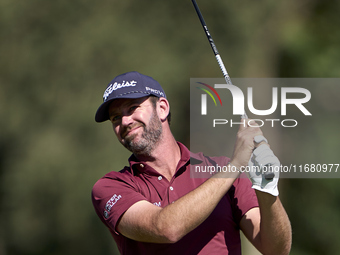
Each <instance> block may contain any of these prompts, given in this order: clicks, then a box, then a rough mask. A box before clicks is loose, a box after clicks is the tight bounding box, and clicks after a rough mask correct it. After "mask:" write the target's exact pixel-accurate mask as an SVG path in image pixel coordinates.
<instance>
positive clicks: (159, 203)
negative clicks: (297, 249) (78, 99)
mask: <svg viewBox="0 0 340 255" xmlns="http://www.w3.org/2000/svg"><path fill="white" fill-rule="evenodd" d="M103 98H104V102H103V103H102V104H101V105H100V107H99V108H98V110H97V112H96V116H95V120H96V121H97V122H103V121H106V120H109V121H110V122H111V124H112V127H113V131H114V133H115V135H116V137H117V139H118V141H119V142H120V143H121V144H122V145H123V146H124V147H125V148H127V149H128V150H129V151H131V152H132V155H131V157H130V158H129V165H128V166H125V167H124V168H123V169H122V170H120V171H117V170H118V169H112V170H113V171H111V172H109V173H108V174H106V175H105V176H104V177H102V178H101V179H99V180H98V181H97V182H96V183H95V185H94V187H93V190H92V202H93V205H94V208H95V210H96V213H97V214H98V216H99V218H100V219H101V220H102V222H103V223H104V224H105V225H106V226H107V227H108V229H109V231H110V232H111V234H112V236H113V238H114V240H115V241H116V243H117V246H118V249H119V251H120V253H121V254H131V255H136V254H148V255H151V254H162V255H164V254H169V255H170V254H171V255H180V254H186V255H187V254H207V255H208V254H209V255H212V254H218V255H220V254H232V255H234V254H241V240H240V230H241V231H242V232H243V233H244V234H245V236H246V237H247V238H248V239H249V241H250V242H251V243H252V244H253V245H254V246H255V247H256V248H257V249H258V250H259V251H260V252H261V253H263V254H274V255H280V254H289V252H290V248H291V226H290V222H289V219H288V216H287V214H286V212H285V210H284V208H283V206H282V204H281V202H280V199H279V197H278V187H277V183H278V179H279V178H278V175H279V174H278V173H275V178H274V179H271V180H266V179H265V178H264V177H263V176H262V175H261V174H260V175H259V173H258V172H256V173H255V172H248V173H247V175H248V178H243V177H240V171H239V170H240V169H241V168H242V167H246V166H248V165H253V166H254V165H255V166H260V165H266V164H270V165H273V166H275V165H276V166H277V165H279V164H280V162H279V161H278V159H277V157H275V155H274V154H273V152H272V151H271V149H270V148H269V146H268V144H267V143H266V139H265V138H264V137H263V134H262V132H261V130H260V128H259V127H254V126H255V125H251V126H252V127H250V126H243V125H240V128H239V131H238V134H237V139H236V143H235V146H234V152H233V155H232V156H231V158H230V159H229V158H227V157H207V156H205V155H203V154H202V153H191V152H190V151H189V150H188V149H187V148H186V147H185V146H184V145H183V144H181V143H180V142H177V141H176V140H175V138H174V136H173V135H172V133H171V130H170V105H169V102H168V100H167V99H166V94H165V92H164V90H163V89H162V87H161V86H160V84H159V83H158V82H157V81H156V80H154V79H153V78H151V77H149V76H145V75H143V74H140V73H138V72H128V73H125V74H122V75H119V76H117V77H115V78H114V79H113V80H112V81H111V82H110V83H109V85H108V86H107V88H106V90H105V92H104V96H103ZM254 139H255V140H254ZM109 160H110V161H114V160H115V155H112V158H111V159H109ZM197 165H198V166H200V165H202V166H203V165H214V166H216V165H219V166H226V167H227V168H228V169H230V170H231V171H223V172H218V173H216V174H215V175H213V177H211V178H190V169H191V166H197ZM235 169H236V171H235ZM242 175H245V174H244V173H243V174H242Z"/></svg>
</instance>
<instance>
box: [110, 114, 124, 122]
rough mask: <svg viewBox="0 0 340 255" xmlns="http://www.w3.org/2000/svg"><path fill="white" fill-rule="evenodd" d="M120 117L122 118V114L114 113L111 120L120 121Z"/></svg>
mask: <svg viewBox="0 0 340 255" xmlns="http://www.w3.org/2000/svg"><path fill="white" fill-rule="evenodd" d="M120 118H121V116H120V115H112V116H110V121H111V122H116V121H118V120H119V119H120Z"/></svg>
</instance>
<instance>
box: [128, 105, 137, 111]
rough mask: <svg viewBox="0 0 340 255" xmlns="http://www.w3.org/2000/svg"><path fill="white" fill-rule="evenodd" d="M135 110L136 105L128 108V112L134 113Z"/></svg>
mask: <svg viewBox="0 0 340 255" xmlns="http://www.w3.org/2000/svg"><path fill="white" fill-rule="evenodd" d="M137 108H138V105H133V106H131V107H130V108H129V111H130V112H133V111H135V110H136V109H137Z"/></svg>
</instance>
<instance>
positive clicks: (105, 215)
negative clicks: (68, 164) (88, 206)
mask: <svg viewBox="0 0 340 255" xmlns="http://www.w3.org/2000/svg"><path fill="white" fill-rule="evenodd" d="M141 200H146V198H145V197H144V196H143V195H142V194H141V193H140V192H139V189H138V186H137V185H136V184H135V183H134V181H133V180H132V179H131V176H130V175H129V174H128V173H126V172H111V173H109V174H108V175H106V176H104V177H103V178H101V179H99V180H98V181H97V182H96V183H95V185H94V186H93V189H92V203H93V206H94V208H95V211H96V213H97V214H98V216H99V218H100V219H101V221H103V222H104V224H105V225H106V226H107V227H108V228H110V229H111V230H112V231H113V232H115V233H116V234H119V233H118V232H117V230H116V227H117V222H118V221H119V219H120V217H121V216H122V215H123V213H125V212H126V210H127V209H129V208H130V207H131V206H132V205H133V204H135V203H136V202H138V201H141Z"/></svg>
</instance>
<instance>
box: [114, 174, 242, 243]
mask: <svg viewBox="0 0 340 255" xmlns="http://www.w3.org/2000/svg"><path fill="white" fill-rule="evenodd" d="M238 174H239V173H232V174H229V175H227V176H226V173H218V174H216V175H215V176H214V177H212V178H210V179H208V180H207V181H206V182H204V183H203V184H201V185H200V186H199V187H197V188H196V189H194V190H193V191H191V192H189V193H188V194H186V195H185V196H183V197H181V198H179V199H178V200H176V201H175V202H174V203H172V204H169V205H167V206H165V207H164V208H160V207H157V206H154V205H152V204H151V203H149V202H147V201H140V202H137V203H136V204H134V205H133V206H131V207H130V208H129V209H128V210H127V211H126V212H125V214H124V215H123V216H122V217H121V220H120V222H119V224H118V226H117V229H118V231H119V232H120V233H121V234H123V235H124V236H126V237H129V238H130V239H133V240H136V241H141V242H153V243H174V242H177V241H178V240H180V239H181V238H182V237H183V236H185V235H186V234H188V233H189V232H190V231H192V230H193V229H195V228H196V227H197V226H199V225H200V224H201V223H202V222H203V221H204V220H205V219H206V218H207V217H208V216H209V215H210V214H211V212H212V211H213V210H214V209H215V207H216V205H217V204H218V203H219V201H220V200H221V198H222V197H223V196H224V195H225V194H226V192H227V191H228V190H229V189H230V187H231V186H232V184H233V183H234V181H235V179H236V178H237V177H238ZM231 175H232V176H231Z"/></svg>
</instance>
